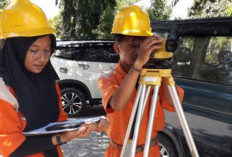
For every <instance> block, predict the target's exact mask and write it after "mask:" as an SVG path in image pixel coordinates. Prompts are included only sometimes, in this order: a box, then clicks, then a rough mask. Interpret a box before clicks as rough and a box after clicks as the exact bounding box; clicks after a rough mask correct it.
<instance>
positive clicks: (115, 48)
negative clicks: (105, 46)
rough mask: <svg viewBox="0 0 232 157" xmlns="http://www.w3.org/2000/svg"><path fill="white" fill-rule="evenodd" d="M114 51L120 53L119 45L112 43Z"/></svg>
mask: <svg viewBox="0 0 232 157" xmlns="http://www.w3.org/2000/svg"><path fill="white" fill-rule="evenodd" d="M114 51H115V52H116V53H117V54H119V53H120V50H119V44H117V43H114Z"/></svg>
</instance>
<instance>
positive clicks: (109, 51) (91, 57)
mask: <svg viewBox="0 0 232 157" xmlns="http://www.w3.org/2000/svg"><path fill="white" fill-rule="evenodd" d="M118 59H119V57H118V54H117V53H116V52H115V51H114V49H113V48H112V47H89V48H88V50H87V51H86V53H85V57H84V60H85V61H91V62H106V63H117V62H118Z"/></svg>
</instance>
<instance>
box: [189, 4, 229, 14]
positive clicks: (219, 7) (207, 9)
mask: <svg viewBox="0 0 232 157" xmlns="http://www.w3.org/2000/svg"><path fill="white" fill-rule="evenodd" d="M188 14H189V16H190V17H197V18H204V17H225V16H231V15H232V2H231V0H195V1H194V4H193V6H192V7H191V8H190V9H189V12H188Z"/></svg>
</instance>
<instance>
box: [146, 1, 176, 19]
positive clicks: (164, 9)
mask: <svg viewBox="0 0 232 157" xmlns="http://www.w3.org/2000/svg"><path fill="white" fill-rule="evenodd" d="M147 12H148V14H149V16H150V19H151V21H161V20H167V19H169V17H170V14H171V8H170V7H168V6H167V0H153V2H152V4H151V8H149V9H148V10H147Z"/></svg>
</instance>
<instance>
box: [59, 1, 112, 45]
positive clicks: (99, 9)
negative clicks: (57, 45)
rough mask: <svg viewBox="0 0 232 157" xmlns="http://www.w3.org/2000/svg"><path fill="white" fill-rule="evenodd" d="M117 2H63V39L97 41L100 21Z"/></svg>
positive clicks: (61, 33)
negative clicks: (107, 9) (96, 30)
mask: <svg viewBox="0 0 232 157" xmlns="http://www.w3.org/2000/svg"><path fill="white" fill-rule="evenodd" d="M115 5H116V2H115V0H94V1H93V0H62V1H61V2H60V3H59V6H60V8H61V27H60V28H59V35H60V37H61V38H62V39H70V40H71V39H95V38H96V37H97V35H96V34H95V33H94V31H93V30H95V29H97V26H98V25H99V19H100V17H101V15H102V14H103V13H104V11H105V9H106V8H107V7H109V8H111V9H112V10H113V9H114V6H115Z"/></svg>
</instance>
